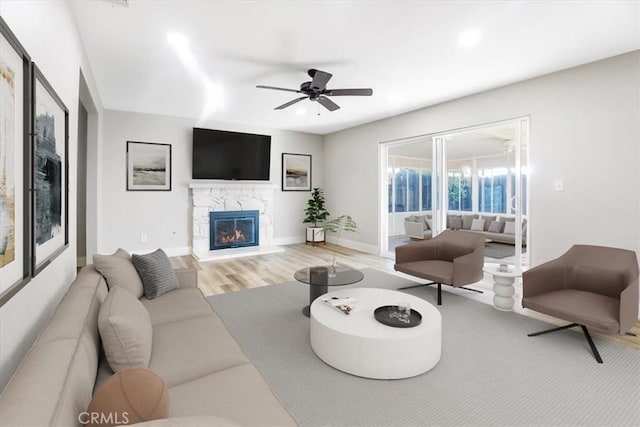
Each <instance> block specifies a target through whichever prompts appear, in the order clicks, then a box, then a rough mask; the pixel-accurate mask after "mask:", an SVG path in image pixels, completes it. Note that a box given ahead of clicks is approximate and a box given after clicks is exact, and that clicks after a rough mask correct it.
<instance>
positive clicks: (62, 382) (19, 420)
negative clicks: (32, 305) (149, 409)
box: [0, 266, 296, 427]
mask: <svg viewBox="0 0 640 427" xmlns="http://www.w3.org/2000/svg"><path fill="white" fill-rule="evenodd" d="M176 275H177V277H178V282H179V287H178V289H176V290H173V291H171V292H168V293H166V294H164V295H161V296H159V297H157V298H155V299H153V300H148V299H146V298H145V297H142V298H141V299H140V301H141V302H142V304H143V305H144V307H145V308H146V309H147V310H148V312H149V316H150V319H151V324H152V331H153V337H152V348H151V359H150V362H149V369H151V370H153V371H154V372H155V373H157V374H158V375H160V376H161V377H162V378H163V379H164V382H165V385H166V387H167V390H168V393H169V415H170V417H171V418H170V419H169V420H157V421H151V422H150V423H144V424H145V425H158V426H161V425H172V426H175V425H216V426H225V425H228V426H232V425H233V426H236V425H242V426H290V425H291V426H293V425H296V422H295V420H294V419H293V418H292V417H291V415H290V414H289V413H288V411H287V410H286V409H285V408H284V406H283V405H282V404H281V402H280V401H279V400H278V398H277V397H276V396H275V395H274V393H273V392H272V390H271V389H270V387H269V385H268V383H267V382H266V380H265V379H264V378H263V376H262V374H261V373H260V372H259V371H258V370H257V369H256V367H255V366H254V365H253V364H252V363H251V361H250V360H249V359H248V358H247V356H246V355H245V354H244V352H243V351H242V349H241V348H240V346H239V345H238V343H237V342H236V340H235V339H234V338H233V337H232V336H231V334H229V332H228V331H227V329H226V327H225V325H224V324H223V322H222V320H221V319H220V318H219V317H218V315H217V314H216V313H215V312H214V311H213V309H212V308H211V306H210V305H209V303H208V302H207V300H206V299H205V297H204V296H203V294H202V292H201V291H200V290H199V289H198V288H197V287H196V282H197V279H196V277H197V276H196V272H195V270H176ZM107 293H108V289H107V284H106V282H105V279H104V278H103V277H102V275H101V274H100V273H98V271H96V269H95V268H94V267H93V266H87V267H84V268H83V269H82V270H81V271H80V273H79V274H78V277H77V278H76V280H75V281H74V282H73V283H72V284H71V286H70V288H69V290H68V292H67V293H66V295H65V296H64V298H63V300H62V302H61V303H60V305H59V306H58V308H57V309H56V311H55V313H54V315H53V317H52V318H51V320H50V321H49V323H48V325H47V326H46V327H45V328H44V330H43V331H42V333H41V334H40V336H39V337H38V338H37V340H36V342H35V343H34V344H33V346H32V347H31V349H30V350H29V352H28V353H27V355H26V356H25V358H24V359H23V361H22V363H21V364H20V366H19V368H18V370H17V371H16V373H15V374H14V376H13V378H12V379H11V381H10V382H9V384H8V385H7V387H6V388H5V390H4V392H3V394H2V396H0V425H1V426H11V427H14V426H73V425H76V426H79V425H82V424H81V422H80V418H79V416H80V414H81V413H82V412H83V411H86V409H87V407H88V405H89V402H90V401H91V398H92V395H93V393H94V390H95V388H96V387H97V386H99V384H101V383H102V382H103V381H105V380H106V379H107V378H109V376H110V375H111V374H112V373H113V372H112V371H111V369H110V368H109V366H108V364H107V363H106V361H105V356H104V353H103V350H102V346H101V340H100V333H99V331H98V314H99V311H100V306H101V304H102V302H103V301H104V299H105V297H106V295H107Z"/></svg>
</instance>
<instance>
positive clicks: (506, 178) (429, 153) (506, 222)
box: [380, 118, 529, 268]
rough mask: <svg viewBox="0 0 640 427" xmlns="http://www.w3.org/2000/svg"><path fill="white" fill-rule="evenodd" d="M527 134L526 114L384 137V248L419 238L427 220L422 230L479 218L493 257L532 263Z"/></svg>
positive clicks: (389, 251) (428, 232)
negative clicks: (386, 140) (390, 138)
mask: <svg viewBox="0 0 640 427" xmlns="http://www.w3.org/2000/svg"><path fill="white" fill-rule="evenodd" d="M528 135H529V120H528V118H521V119H515V120H509V121H505V122H500V123H495V124H490V125H484V126H477V127H472V128H466V129H460V130H456V131H450V132H446V133H441V134H435V135H427V136H422V137H417V138H412V139H407V140H402V141H393V142H389V143H383V144H382V145H381V151H380V152H381V157H380V160H381V163H380V167H381V171H384V173H381V180H380V188H381V192H380V194H381V199H382V204H381V218H384V220H383V221H381V222H382V226H381V231H382V233H381V240H380V248H381V254H383V255H387V256H393V249H394V247H395V246H397V245H398V244H405V243H408V242H410V241H411V240H420V238H421V237H420V230H418V231H416V230H417V228H420V227H419V226H418V225H417V224H420V222H421V221H424V223H425V224H424V225H422V227H423V231H424V232H425V234H424V238H430V237H432V236H436V235H438V234H439V233H441V232H442V231H443V230H446V229H458V228H459V229H463V230H469V231H473V230H470V227H471V225H474V228H475V229H476V231H481V232H482V233H483V234H484V235H485V238H486V242H487V243H486V245H485V254H486V256H487V260H486V261H487V262H494V263H502V262H506V263H509V264H513V265H515V266H517V268H520V267H521V265H527V264H528V253H527V242H528V239H527V235H528V229H529V228H528V226H527V218H528V213H527V208H528V206H527V185H528V179H527V167H526V164H527V159H528V156H527V152H528ZM474 219H477V220H478V221H475V223H474V221H473V220H474ZM407 222H412V223H413V225H411V226H410V228H411V229H409V228H408V227H407ZM427 222H428V224H427ZM416 223H417V224H416ZM478 227H482V230H478ZM523 254H524V256H523Z"/></svg>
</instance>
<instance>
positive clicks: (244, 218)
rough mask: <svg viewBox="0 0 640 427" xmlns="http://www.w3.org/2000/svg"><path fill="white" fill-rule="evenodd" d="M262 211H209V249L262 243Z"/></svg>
mask: <svg viewBox="0 0 640 427" xmlns="http://www.w3.org/2000/svg"><path fill="white" fill-rule="evenodd" d="M259 225H260V212H259V211H257V210H247V211H213V212H209V249H210V250H212V251H213V250H217V249H227V248H239V247H244V246H258V245H259V244H260V230H259Z"/></svg>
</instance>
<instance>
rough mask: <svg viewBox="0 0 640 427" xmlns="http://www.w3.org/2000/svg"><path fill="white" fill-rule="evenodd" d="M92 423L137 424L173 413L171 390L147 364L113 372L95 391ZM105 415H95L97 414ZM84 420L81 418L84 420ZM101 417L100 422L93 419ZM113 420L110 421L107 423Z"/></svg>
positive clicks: (90, 404) (97, 424) (90, 411)
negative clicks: (170, 410)
mask: <svg viewBox="0 0 640 427" xmlns="http://www.w3.org/2000/svg"><path fill="white" fill-rule="evenodd" d="M87 413H88V414H87V418H86V419H87V420H89V423H88V425H89V426H103V425H105V423H104V422H103V420H109V418H107V417H111V418H110V419H111V420H112V421H116V422H115V423H113V424H133V423H139V422H142V421H150V420H157V419H159V418H166V417H168V416H169V393H168V392H167V388H166V387H165V385H164V381H163V380H162V378H160V377H159V376H158V375H157V374H156V373H154V372H153V371H150V370H149V369H146V368H127V369H123V370H121V371H119V372H118V373H116V374H114V375H112V376H111V377H110V378H109V379H108V380H107V381H105V383H104V384H102V385H101V386H100V388H99V389H98V390H97V391H96V393H95V394H94V395H93V399H91V403H89V408H88V409H87ZM96 413H97V414H103V418H102V419H101V418H93V419H92V418H91V416H92V415H93V414H96ZM83 421H84V420H80V422H83ZM93 421H97V422H93ZM107 424H109V423H107Z"/></svg>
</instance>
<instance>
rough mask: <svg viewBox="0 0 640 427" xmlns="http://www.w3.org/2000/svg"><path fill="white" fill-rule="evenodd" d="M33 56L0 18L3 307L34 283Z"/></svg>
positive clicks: (0, 281)
mask: <svg viewBox="0 0 640 427" xmlns="http://www.w3.org/2000/svg"><path fill="white" fill-rule="evenodd" d="M30 64H31V60H30V58H29V55H28V54H27V52H26V51H25V50H24V48H23V47H22V46H21V44H20V43H19V42H18V39H17V38H16V37H15V36H14V34H13V33H12V32H11V30H10V29H9V27H8V26H7V24H6V23H5V22H4V20H2V18H0V307H1V306H2V305H4V303H5V302H7V301H8V300H9V299H10V298H11V297H12V296H13V295H15V294H16V293H17V292H18V291H19V290H20V289H22V288H23V287H24V285H26V284H27V283H28V282H29V279H30V277H31V265H30V259H31V254H30V247H31V245H30V243H29V228H30V222H29V197H28V195H29V188H28V182H29V175H28V174H29V128H28V126H29V110H30V102H29V92H30V85H31V81H30V78H29V74H30V72H31V70H30Z"/></svg>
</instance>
